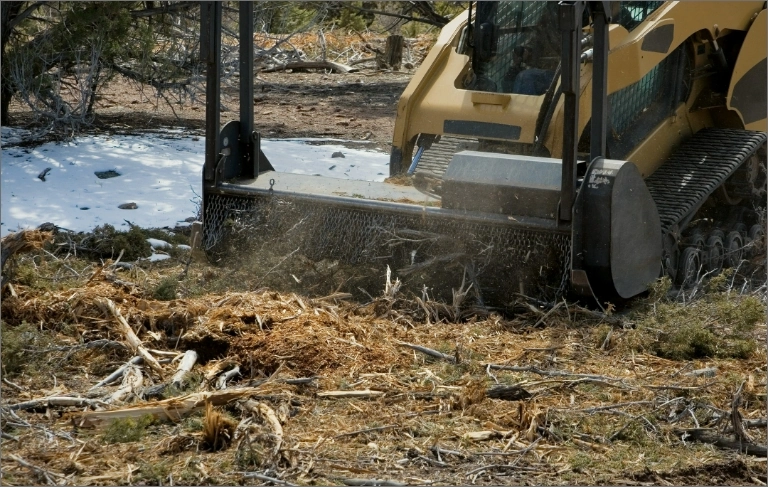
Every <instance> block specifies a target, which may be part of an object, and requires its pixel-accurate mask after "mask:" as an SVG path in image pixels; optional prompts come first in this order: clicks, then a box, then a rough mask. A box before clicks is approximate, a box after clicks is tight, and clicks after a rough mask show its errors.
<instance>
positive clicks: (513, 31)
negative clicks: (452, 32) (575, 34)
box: [456, 1, 664, 96]
mask: <svg viewBox="0 0 768 487" xmlns="http://www.w3.org/2000/svg"><path fill="white" fill-rule="evenodd" d="M663 3H664V2H659V1H656V2H642V1H632V2H620V7H619V11H618V12H617V15H616V16H615V18H614V19H613V23H614V24H619V25H621V26H622V27H624V28H625V29H626V30H627V31H632V30H633V29H634V28H636V27H637V26H638V25H640V24H641V23H642V22H643V20H645V19H646V18H647V17H648V16H649V15H651V14H652V13H653V12H654V11H656V9H658V8H659V7H660V6H661V5H662V4H663ZM476 4H477V6H476V12H475V14H474V22H473V23H472V24H471V25H469V26H467V27H466V32H465V33H464V35H462V37H461V41H460V42H459V45H458V46H457V49H456V50H457V52H459V53H464V54H467V55H469V56H470V57H471V59H472V61H471V65H472V68H471V70H469V71H468V72H467V73H466V75H465V76H464V79H463V80H462V84H463V86H464V88H466V89H468V90H472V91H486V92H494V93H509V94H518V95H532V96H540V95H543V94H545V93H546V91H547V89H548V88H549V87H550V86H551V84H552V83H553V81H554V82H556V79H555V78H556V76H557V74H558V71H557V68H558V64H559V63H560V59H561V57H562V55H561V49H562V46H561V37H560V30H559V26H558V17H557V9H558V2H552V1H533V2H526V1H501V2H476ZM582 22H583V25H585V26H586V25H588V23H589V19H588V16H587V15H586V12H585V15H584V19H583V21H582ZM590 44H591V38H590V37H589V36H585V37H584V38H583V39H582V45H583V47H584V49H588V48H589V46H590Z"/></svg>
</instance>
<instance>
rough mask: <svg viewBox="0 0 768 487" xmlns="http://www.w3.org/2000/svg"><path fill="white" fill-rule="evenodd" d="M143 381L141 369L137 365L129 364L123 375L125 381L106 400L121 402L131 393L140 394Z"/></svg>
mask: <svg viewBox="0 0 768 487" xmlns="http://www.w3.org/2000/svg"><path fill="white" fill-rule="evenodd" d="M143 383H144V376H143V375H142V374H141V370H140V369H139V368H138V367H136V366H135V365H131V366H129V367H128V368H127V369H126V370H125V374H124V375H123V383H122V384H121V385H120V387H119V388H118V389H117V390H116V391H115V392H113V393H112V395H111V396H110V397H109V399H107V400H106V402H108V403H119V402H123V401H125V400H126V399H127V398H128V397H129V396H130V395H131V394H136V395H138V392H139V391H140V390H141V386H142V384H143Z"/></svg>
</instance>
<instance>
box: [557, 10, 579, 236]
mask: <svg viewBox="0 0 768 487" xmlns="http://www.w3.org/2000/svg"><path fill="white" fill-rule="evenodd" d="M584 4H585V2H571V1H561V2H560V7H559V9H558V15H559V19H560V31H561V33H562V36H563V37H562V46H563V49H562V74H561V76H562V80H561V86H562V89H563V94H564V95H565V100H564V107H563V115H564V121H563V173H562V174H563V176H562V182H561V189H560V195H561V196H560V214H559V219H560V220H561V221H571V209H572V208H573V202H574V199H575V196H576V154H577V148H578V144H579V92H580V90H581V76H580V69H579V68H580V54H581V52H580V48H581V42H580V39H579V33H580V32H581V15H582V13H583V12H584Z"/></svg>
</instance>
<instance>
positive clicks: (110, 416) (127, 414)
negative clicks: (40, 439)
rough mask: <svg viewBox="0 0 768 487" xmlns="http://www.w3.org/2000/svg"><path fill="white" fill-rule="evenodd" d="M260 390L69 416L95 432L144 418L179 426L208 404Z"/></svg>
mask: <svg viewBox="0 0 768 487" xmlns="http://www.w3.org/2000/svg"><path fill="white" fill-rule="evenodd" d="M258 392H259V388H256V387H245V388H238V389H224V390H222V391H214V392H196V393H194V394H188V395H186V396H181V397H174V398H171V399H165V400H162V401H156V402H152V403H143V404H136V405H131V406H127V407H124V408H120V409H114V410H111V411H87V412H84V413H77V414H73V415H72V416H71V418H72V420H73V422H74V423H75V425H77V426H80V427H84V428H96V427H103V426H108V425H109V424H110V423H111V422H112V421H114V420H116V419H125V418H140V417H142V416H145V415H147V414H149V415H152V416H153V417H155V418H156V419H158V420H160V421H172V422H178V421H180V420H181V419H182V418H183V417H185V416H187V415H189V414H192V413H194V412H196V411H200V410H202V409H203V408H205V405H206V404H207V403H210V404H212V405H213V406H223V405H225V404H228V403H230V402H232V401H234V400H237V399H242V398H244V397H249V396H251V395H254V394H257V393H258Z"/></svg>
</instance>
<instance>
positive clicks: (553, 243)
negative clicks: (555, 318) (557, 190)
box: [204, 194, 570, 307]
mask: <svg viewBox="0 0 768 487" xmlns="http://www.w3.org/2000/svg"><path fill="white" fill-rule="evenodd" d="M204 248H205V250H206V252H207V253H208V255H209V257H210V258H211V259H212V260H214V261H220V262H226V261H234V262H237V260H240V261H243V262H244V261H246V260H247V261H249V262H252V261H253V260H254V257H263V259H262V260H263V261H262V262H261V263H260V264H258V263H257V265H262V266H264V267H267V266H273V265H275V264H276V263H280V265H282V266H283V267H284V268H286V269H290V272H291V273H300V272H301V271H302V269H301V266H304V267H306V268H310V267H313V266H317V265H324V266H328V265H334V266H335V265H338V266H339V267H340V268H341V267H344V268H345V269H347V272H348V273H350V275H351V274H354V275H355V276H358V277H356V278H355V279H350V280H349V282H347V283H346V284H345V287H346V288H347V289H345V290H346V291H348V292H353V293H354V292H355V291H356V289H357V288H358V287H360V286H361V283H363V282H365V281H366V280H367V279H368V280H370V279H372V281H371V282H372V285H375V286H378V287H381V284H382V282H383V280H382V278H381V276H383V275H384V273H385V272H386V268H387V265H389V267H390V268H391V269H392V271H393V273H394V275H395V276H397V277H399V278H400V279H401V280H402V281H403V284H404V287H405V289H407V290H410V291H411V292H413V293H415V294H419V293H421V292H422V289H423V288H424V286H427V288H428V290H429V296H430V297H433V298H436V299H442V300H444V301H447V302H450V301H451V290H452V289H458V288H459V287H460V286H461V282H462V280H463V279H466V283H467V284H469V283H471V284H472V285H473V288H474V291H477V294H475V297H476V299H477V300H478V301H479V302H480V303H481V304H484V305H488V306H494V307H506V306H507V305H509V304H510V303H512V302H513V301H515V298H516V294H517V293H522V294H525V295H528V296H535V297H537V298H540V299H548V300H549V299H551V300H554V299H557V298H559V297H560V296H561V295H562V294H563V292H564V290H565V287H566V285H567V282H566V276H567V274H566V270H567V268H568V258H569V255H570V236H568V235H563V234H551V233H545V232H535V231H528V230H515V229H512V228H510V227H509V226H506V225H499V224H498V223H496V224H491V223H488V224H486V223H477V222H473V221H466V220H457V219H453V218H447V217H444V216H434V215H432V216H429V217H422V216H415V215H413V214H402V213H396V212H384V211H376V210H368V209H359V208H350V207H344V206H337V205H334V204H324V203H317V202H308V201H306V200H298V199H297V200H294V199H284V198H280V197H276V196H256V197H253V198H251V197H248V198H244V197H235V196H222V195H218V194H207V195H206V196H205V201H204ZM286 259H291V260H296V261H297V262H298V261H300V262H301V263H302V264H301V266H299V268H297V267H296V266H292V265H291V263H290V262H286V263H285V264H283V262H284V261H285V260H286ZM257 260H258V259H257ZM318 263H320V264H318ZM353 268H354V271H352V270H351V269H353ZM254 272H257V273H258V272H262V273H263V272H264V269H254ZM293 277H294V279H296V280H297V281H299V280H302V279H303V277H302V275H300V274H295V275H294V276H293ZM329 284H330V283H329ZM321 287H322V286H320V287H317V288H316V292H321V293H323V292H332V291H334V289H331V290H330V291H329V290H327V289H323V290H321ZM336 290H338V289H336ZM375 291H376V288H374V289H371V292H372V294H375Z"/></svg>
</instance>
